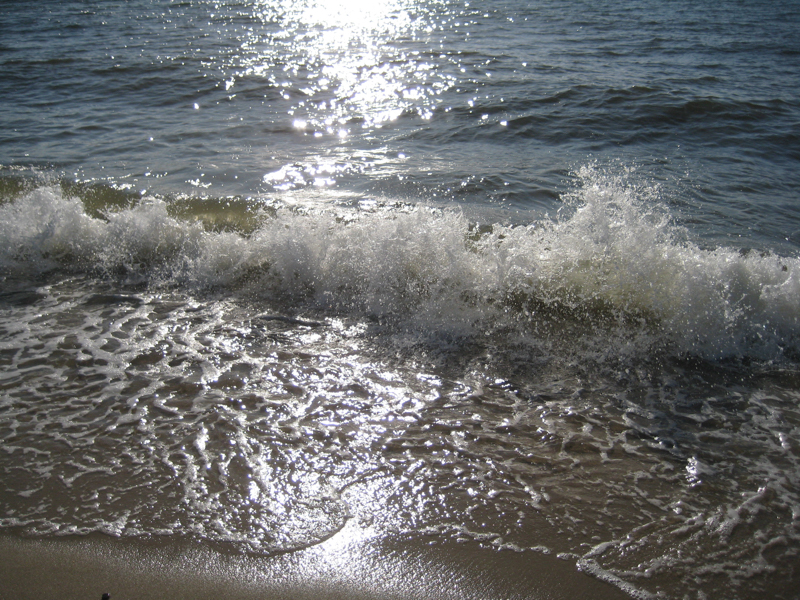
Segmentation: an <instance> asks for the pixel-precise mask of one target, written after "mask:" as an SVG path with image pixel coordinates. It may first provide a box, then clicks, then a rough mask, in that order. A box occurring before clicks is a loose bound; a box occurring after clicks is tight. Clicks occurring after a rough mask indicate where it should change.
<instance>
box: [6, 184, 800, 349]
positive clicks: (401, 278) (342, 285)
mask: <svg viewBox="0 0 800 600" xmlns="http://www.w3.org/2000/svg"><path fill="white" fill-rule="evenodd" d="M579 175H580V176H581V178H582V185H581V187H580V188H579V189H578V191H577V192H576V193H575V194H574V195H573V196H572V197H571V198H569V199H568V202H567V203H566V204H565V210H564V211H563V214H561V215H559V216H558V217H557V218H555V219H542V220H538V221H536V222H532V223H529V224H523V225H503V224H497V223H494V224H485V223H483V224H480V223H471V222H470V221H469V220H468V219H467V218H466V217H465V216H464V215H463V214H462V213H461V212H460V211H457V210H447V209H444V210H442V209H434V208H431V207H428V206H424V205H415V206H410V205H406V204H397V203H392V202H386V203H384V204H382V205H380V206H379V207H378V209H377V210H376V209H375V207H371V209H370V210H369V211H365V210H359V209H353V208H349V207H336V208H331V209H323V210H315V211H302V212H301V211H296V210H292V209H290V208H280V209H278V210H277V211H271V212H270V213H266V212H265V213H264V215H263V218H262V220H261V223H260V225H258V226H257V227H256V228H255V230H254V231H252V232H247V233H245V232H242V231H235V230H214V229H212V228H210V227H204V225H203V222H202V221H201V220H197V219H195V220H190V219H186V218H180V217H178V216H176V215H175V214H174V211H171V210H170V205H169V203H168V202H167V201H165V200H163V199H159V198H152V197H148V198H144V199H142V200H141V201H140V202H139V203H137V204H136V205H134V206H132V207H129V208H124V209H114V210H111V209H109V210H108V211H106V212H105V213H103V215H102V216H93V215H91V214H90V213H88V212H87V210H86V209H85V207H84V204H83V202H82V201H81V200H80V199H78V198H74V197H65V196H64V195H63V194H62V193H61V191H60V189H59V188H57V187H40V188H38V189H35V190H33V191H31V192H29V193H27V194H25V195H22V196H21V197H19V198H17V199H16V200H14V201H9V202H6V203H5V204H3V205H2V206H0V240H2V246H1V247H0V273H1V274H2V277H3V278H4V279H6V280H7V281H17V282H19V281H24V280H27V279H30V278H33V279H34V280H35V279H36V278H40V277H44V276H47V275H48V274H49V275H52V274H53V273H58V272H64V273H72V274H74V273H82V274H87V275H90V276H99V277H111V278H121V279H122V281H124V282H134V283H142V282H147V283H148V284H149V285H151V286H155V287H158V286H170V287H174V286H178V287H185V288H187V289H191V290H194V291H197V290H212V289H213V290H223V291H225V292H226V293H236V294H246V295H248V296H250V297H254V298H260V299H262V300H263V301H269V302H272V303H279V304H281V305H283V306H285V307H293V309H294V310H296V309H297V308H298V307H303V309H305V310H317V311H334V312H337V313H340V314H341V313H344V314H349V315H353V316H368V317H373V318H378V319H383V320H388V321H392V322H395V323H400V324H402V326H403V327H406V328H414V329H419V330H421V331H422V330H425V331H442V332H448V333H451V334H456V335H466V336H471V335H475V334H485V333H486V332H489V331H493V332H496V331H500V330H504V328H505V329H507V328H509V327H510V328H512V329H514V330H516V331H520V330H528V331H533V332H536V333H540V332H541V331H544V329H543V328H542V325H543V324H547V325H548V328H545V329H548V330H549V331H552V330H553V328H554V327H556V328H558V327H561V326H563V325H564V324H565V323H571V324H576V323H577V324H582V326H583V327H584V331H585V332H588V331H596V330H597V329H598V327H599V328H601V329H604V330H605V331H608V330H611V329H613V330H614V331H617V332H619V331H621V330H624V331H625V332H627V333H626V334H625V336H623V337H626V336H627V339H630V338H631V336H632V335H633V336H634V337H636V336H637V335H638V337H640V338H647V340H648V344H649V345H650V346H653V341H654V340H655V341H657V345H658V347H659V348H664V347H668V348H669V349H670V351H671V352H674V353H676V354H692V355H697V356H701V357H704V358H709V359H716V358H724V357H732V356H734V357H735V356H740V357H741V356H747V357H751V358H759V359H764V360H779V359H787V358H788V359H789V360H796V358H797V354H798V350H800V344H799V342H800V336H799V335H798V334H800V261H798V259H797V258H796V257H784V256H778V255H776V254H773V253H769V252H756V251H751V252H741V251H739V250H736V249H732V248H725V247H720V248H716V249H706V248H702V247H701V246H700V245H699V244H697V243H694V242H692V241H691V240H690V239H689V237H690V236H689V235H688V234H687V232H686V231H684V230H683V229H681V228H679V227H677V226H676V225H675V224H674V223H673V220H672V218H671V216H670V214H669V212H668V210H667V209H666V208H665V206H664V205H663V204H662V203H661V202H660V201H659V200H658V199H657V198H656V197H655V196H656V194H655V193H654V190H653V188H652V187H647V186H637V185H633V184H630V183H629V182H628V181H626V179H625V178H624V177H612V176H608V175H606V174H598V173H596V172H594V171H593V170H592V169H590V168H586V169H584V170H583V171H581V172H580V173H579ZM220 210H224V208H220ZM640 350H641V348H639V347H638V346H637V348H635V349H634V351H636V352H638V351H640Z"/></svg>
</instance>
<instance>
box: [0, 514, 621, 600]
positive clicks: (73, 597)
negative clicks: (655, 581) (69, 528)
mask: <svg viewBox="0 0 800 600" xmlns="http://www.w3.org/2000/svg"><path fill="white" fill-rule="evenodd" d="M347 529H348V528H347V527H346V528H345V530H344V531H343V532H340V533H339V534H337V535H336V536H334V537H333V538H331V539H329V540H327V541H326V542H324V543H322V544H319V545H317V546H314V547H311V548H307V549H304V550H300V551H297V552H294V553H288V554H283V555H278V556H271V557H263V556H254V555H250V554H242V553H236V552H231V551H225V550H224V549H219V550H217V549H212V548H209V547H208V546H207V545H205V544H199V543H189V542H186V541H184V542H175V541H174V540H172V539H170V538H155V539H154V538H151V539H144V540H143V539H116V538H112V537H109V536H103V535H91V536H85V537H63V538H50V539H25V538H20V537H16V536H12V535H8V534H6V535H3V536H0V565H2V568H1V569H0V600H29V599H30V600H34V599H35V600H100V598H101V596H102V594H103V593H109V594H110V595H111V600H133V599H136V600H150V599H153V600H155V599H162V598H163V599H170V600H178V599H182V598H186V599H189V598H191V599H193V600H202V599H205V598H208V599H211V598H214V599H216V600H219V599H221V598H223V599H224V598H236V599H242V600H249V599H255V598H258V599H261V600H290V599H291V600H311V599H314V600H334V599H337V600H355V599H359V600H361V599H367V598H369V599H372V600H383V599H386V600H388V599H393V600H394V599H396V600H401V599H402V600H409V599H426V600H444V599H454V600H455V599H458V600H470V599H475V600H478V599H480V600H491V599H495V598H496V599H500V598H503V599H511V598H520V599H523V598H524V599H548V600H550V599H552V600H556V599H561V598H563V599H568V600H575V599H578V598H592V599H593V600H616V599H620V600H621V599H623V598H628V597H629V596H627V595H626V594H624V593H623V592H621V591H620V590H619V589H617V588H615V587H614V586H612V585H611V584H609V583H606V582H603V581H600V580H599V579H596V578H594V577H591V576H589V575H587V574H585V573H582V572H580V571H579V570H577V569H576V567H575V564H574V562H573V561H570V560H561V559H559V558H557V557H555V556H553V555H548V554H542V553H538V552H514V551H509V550H501V551H498V550H494V549H491V548H482V547H481V546H480V545H479V544H477V543H473V542H468V543H454V542H437V543H435V544H430V543H429V542H426V541H419V540H417V541H408V540H404V541H401V540H395V541H391V540H385V539H384V540H380V541H379V540H376V539H372V540H370V539H347V531H346V530H347Z"/></svg>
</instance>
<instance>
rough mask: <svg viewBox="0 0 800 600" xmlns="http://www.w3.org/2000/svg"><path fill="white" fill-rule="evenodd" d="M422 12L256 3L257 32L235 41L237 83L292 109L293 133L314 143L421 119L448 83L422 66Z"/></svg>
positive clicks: (400, 0) (347, 1)
mask: <svg viewBox="0 0 800 600" xmlns="http://www.w3.org/2000/svg"><path fill="white" fill-rule="evenodd" d="M428 4H430V3H427V4H423V3H422V2H421V1H420V0H326V1H323V0H305V1H300V2H297V1H292V2H290V1H288V0H285V1H283V2H277V3H276V2H261V3H259V4H257V5H255V6H254V11H256V14H257V15H258V16H259V18H260V20H261V21H262V22H263V24H264V28H263V29H254V30H252V31H251V32H250V34H249V36H248V37H247V38H246V39H245V40H243V44H242V53H243V54H242V56H240V60H241V64H242V66H243V67H244V71H242V72H240V73H238V74H237V78H242V77H245V78H247V77H251V76H256V77H263V78H266V79H267V80H269V81H270V82H271V83H272V84H273V85H274V86H275V87H276V88H279V89H280V94H281V98H282V99H283V100H288V101H290V102H292V106H291V108H290V109H289V110H288V115H289V117H290V118H291V120H292V121H293V124H294V128H295V129H296V130H299V131H303V132H304V133H308V135H310V136H314V137H321V136H331V137H335V138H339V139H346V138H347V137H348V136H349V135H350V134H351V132H352V129H353V127H354V126H355V127H359V128H362V129H372V128H379V127H381V126H383V125H384V124H386V123H388V122H391V121H395V120H397V119H398V118H400V117H401V116H402V115H403V114H409V115H416V116H418V117H421V118H423V119H428V118H430V117H431V116H432V111H433V109H434V108H435V105H436V103H437V102H438V100H437V96H438V95H439V94H441V93H442V92H443V91H445V90H447V89H449V88H450V87H451V86H452V85H453V84H454V82H455V79H454V78H453V77H452V76H450V75H448V74H445V73H443V72H441V71H440V70H439V69H437V67H436V65H435V64H434V63H433V62H432V61H431V60H430V59H429V56H428V50H427V46H426V43H425V42H426V36H427V35H428V34H429V25H430V23H428V21H429V19H426V18H424V17H425V16H432V15H426V12H430V11H431V10H432V8H431V6H428ZM434 4H435V3H434ZM226 86H228V84H227V83H226ZM301 124H302V125H301Z"/></svg>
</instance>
